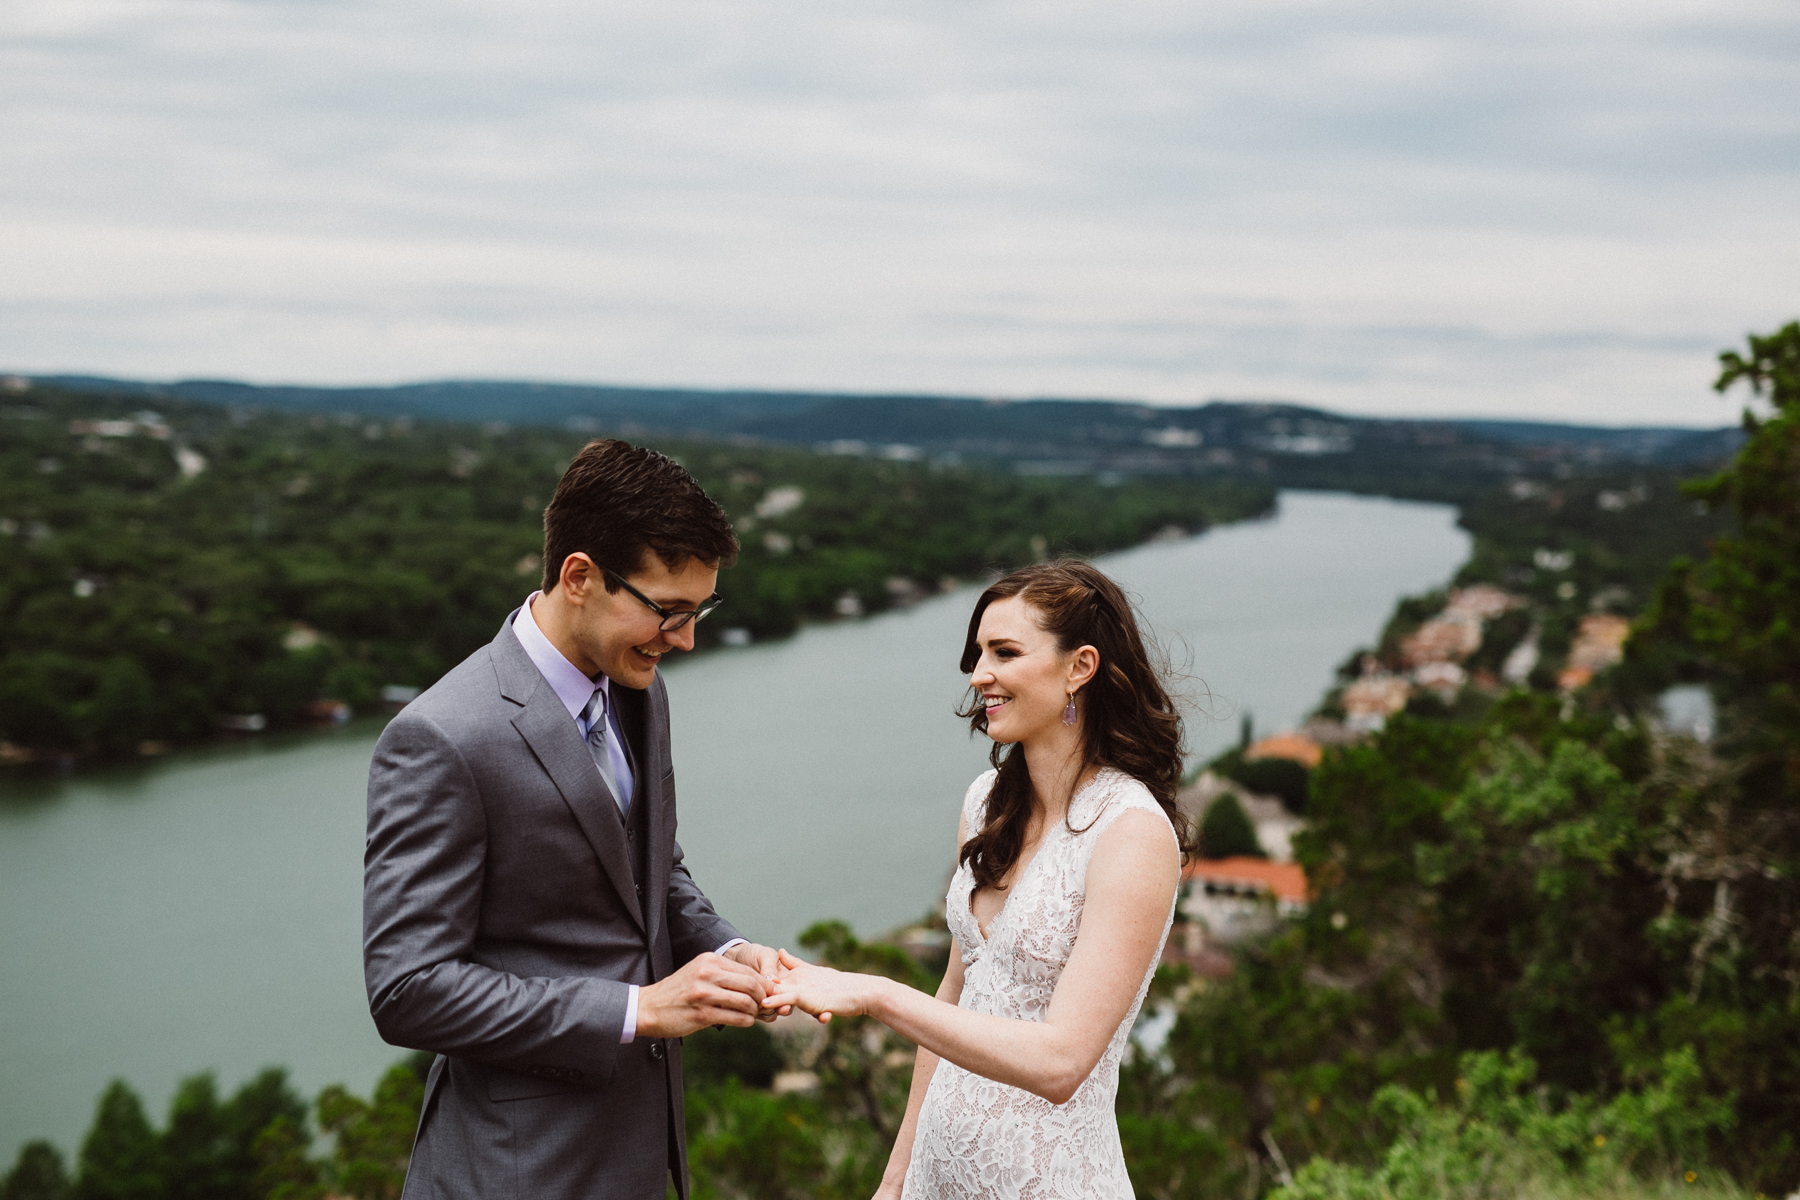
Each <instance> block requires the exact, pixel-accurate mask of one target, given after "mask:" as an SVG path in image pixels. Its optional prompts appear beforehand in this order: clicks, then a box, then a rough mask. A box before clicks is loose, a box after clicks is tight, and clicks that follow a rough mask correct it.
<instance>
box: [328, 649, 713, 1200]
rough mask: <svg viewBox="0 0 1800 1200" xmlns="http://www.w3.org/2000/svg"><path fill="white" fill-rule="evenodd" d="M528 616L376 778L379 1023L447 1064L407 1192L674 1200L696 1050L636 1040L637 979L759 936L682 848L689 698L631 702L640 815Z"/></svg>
mask: <svg viewBox="0 0 1800 1200" xmlns="http://www.w3.org/2000/svg"><path fill="white" fill-rule="evenodd" d="M510 622H511V618H510V617H509V618H508V625H503V626H502V627H501V629H500V633H499V635H498V636H497V637H495V638H494V640H493V641H492V642H491V643H490V644H489V645H487V646H486V647H484V648H482V649H481V650H478V651H476V652H475V653H474V654H472V655H470V656H469V658H468V659H467V660H465V661H464V662H463V663H462V664H461V665H460V666H458V667H457V668H456V669H455V670H453V671H451V672H450V673H449V674H448V675H446V676H444V678H443V679H441V680H439V681H438V683H437V684H436V685H435V686H433V687H431V688H430V689H429V690H427V691H426V692H425V693H424V694H423V695H421V696H420V697H419V698H418V699H417V700H415V701H414V702H413V703H411V704H409V705H407V707H406V708H405V710H404V711H402V712H401V713H400V715H399V716H397V717H395V718H394V720H393V721H392V722H391V723H389V725H388V727H387V729H386V731H385V732H383V734H382V735H381V740H380V741H379V742H378V743H377V744H376V747H375V758H374V762H373V763H372V765H371V766H370V769H369V833H368V844H367V850H366V853H365V856H364V874H363V968H364V975H365V978H366V981H367V984H368V991H369V1011H370V1012H371V1013H372V1014H373V1015H374V1017H375V1025H376V1028H377V1029H379V1030H380V1032H381V1036H382V1037H383V1038H385V1039H386V1040H387V1041H388V1042H390V1043H392V1044H393V1045H396V1046H406V1047H410V1048H413V1049H420V1050H430V1051H435V1052H436V1053H437V1054H438V1055H439V1056H440V1057H439V1058H438V1059H437V1061H436V1063H435V1064H434V1065H433V1067H432V1069H431V1074H430V1076H429V1078H428V1080H427V1082H426V1086H425V1107H424V1111H423V1113H422V1114H421V1117H420V1121H419V1136H418V1141H417V1144H416V1145H415V1146H414V1149H413V1158H412V1165H411V1168H410V1169H409V1171H408V1173H407V1179H406V1192H405V1194H406V1197H407V1200H448V1198H451V1197H480V1198H481V1200H501V1198H503V1197H515V1198H517V1200H560V1198H563V1197H568V1198H569V1200H576V1198H578V1197H579V1198H599V1197H607V1198H611V1197H621V1198H629V1200H640V1198H641V1200H662V1197H663V1195H664V1189H665V1183H666V1181H667V1180H668V1172H669V1171H670V1170H671V1169H672V1170H673V1171H674V1173H675V1179H676V1181H677V1185H678V1187H679V1188H680V1190H681V1193H682V1195H683V1196H684V1197H685V1196H686V1192H687V1170H686V1146H685V1141H684V1138H683V1124H682V1120H683V1118H682V1107H681V1051H680V1045H681V1043H680V1042H679V1040H673V1039H671V1040H666V1041H665V1040H662V1039H651V1038H639V1039H638V1040H636V1041H635V1042H633V1043H631V1044H630V1045H621V1044H620V1043H619V1033H620V1030H621V1028H622V1027H623V1025H624V1020H625V1004H626V997H627V991H628V985H630V984H634V983H635V984H639V985H643V984H648V983H653V982H655V981H657V980H659V979H661V978H663V977H664V976H666V975H668V974H669V973H671V972H672V971H674V970H675V969H677V968H678V967H679V966H681V965H682V964H683V963H685V962H687V961H688V960H689V959H691V958H693V957H694V956H696V955H698V954H701V953H703V952H705V951H708V950H715V949H717V948H718V947H719V946H721V945H723V944H724V943H725V942H727V941H729V940H731V939H732V938H734V937H737V936H738V933H737V931H736V930H735V929H733V928H732V927H731V926H730V925H729V924H727V923H726V922H725V921H724V920H723V919H722V918H720V917H719V915H718V914H717V913H715V912H714V911H713V908H712V905H711V904H710V903H708V902H707V899H706V897H705V896H704V895H702V894H701V892H700V889H699V888H698V887H697V886H695V884H694V881H693V879H692V878H691V877H690V876H689V875H688V872H687V868H686V867H684V866H683V865H682V861H681V847H680V846H679V845H677V844H676V842H675V778H674V775H673V773H672V770H671V767H670V763H669V708H668V696H667V693H666V692H665V690H664V688H663V682H662V679H661V677H660V676H659V677H658V678H657V680H656V682H655V683H654V684H652V685H651V686H650V687H649V688H648V689H647V690H645V691H641V692H635V691H632V690H631V689H629V688H623V687H619V686H617V685H614V688H613V693H612V694H613V695H614V696H615V697H616V698H617V701H616V703H617V708H618V713H619V721H620V725H621V727H622V728H623V730H624V732H625V736H626V740H627V742H628V743H629V744H630V746H631V748H632V752H633V754H634V756H635V761H636V778H637V783H636V795H635V798H634V800H633V804H632V809H633V814H632V815H633V818H634V819H633V820H632V821H630V822H627V821H626V820H625V819H623V818H622V817H621V816H620V814H619V810H618V806H617V804H616V803H615V802H614V801H613V798H612V795H611V793H610V792H608V790H607V788H606V785H605V784H604V783H603V782H602V781H601V778H600V773H599V772H598V771H597V770H595V768H594V762H593V759H592V758H590V757H589V756H588V750H587V747H586V745H585V744H583V742H582V739H581V735H580V733H579V732H578V731H577V729H576V727H575V722H574V721H572V720H571V719H570V717H569V712H568V709H566V708H564V707H563V704H562V701H560V700H559V699H557V696H556V693H555V692H554V691H553V690H552V689H551V687H550V685H549V684H548V683H547V682H545V680H544V678H543V676H542V675H540V674H539V673H538V670H537V668H536V667H535V666H534V665H532V662H531V660H530V659H529V658H528V657H526V654H525V650H524V648H523V647H522V646H520V645H519V641H518V639H517V638H516V637H515V636H514V635H513V632H512V630H511V628H510V627H509V626H510ZM640 806H641V808H640ZM640 840H642V841H643V843H644V845H643V846H642V848H641V849H640V847H639V841H640ZM640 876H641V877H640Z"/></svg>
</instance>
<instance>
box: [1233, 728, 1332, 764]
mask: <svg viewBox="0 0 1800 1200" xmlns="http://www.w3.org/2000/svg"><path fill="white" fill-rule="evenodd" d="M1324 753H1325V751H1324V750H1323V749H1322V748H1320V746H1319V743H1317V742H1315V741H1313V740H1312V739H1311V738H1309V737H1307V736H1306V735H1305V734H1301V733H1277V734H1273V735H1271V736H1269V737H1266V738H1264V739H1262V740H1261V741H1260V742H1257V743H1256V744H1255V745H1253V746H1251V747H1250V748H1249V749H1248V750H1246V751H1244V757H1245V758H1248V759H1258V758H1286V759H1290V760H1292V761H1294V762H1297V763H1299V764H1300V765H1301V766H1303V767H1305V768H1306V769H1307V770H1309V771H1310V770H1312V769H1313V768H1314V767H1316V766H1318V765H1319V759H1320V758H1321V757H1323V756H1324Z"/></svg>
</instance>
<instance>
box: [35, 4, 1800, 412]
mask: <svg viewBox="0 0 1800 1200" xmlns="http://www.w3.org/2000/svg"><path fill="white" fill-rule="evenodd" d="M0 105H3V111H4V114H5V115H4V117H0V164H3V165H0V370H8V371H16V372H27V373H50V372H91V373H100V374H112V375H122V376H129V377H134V378H152V379H173V378H191V377H209V378H237V379H245V380H249V381H254V382H291V383H322V384H334V383H394V382H406V381H414V380H426V379H448V378H484V379H537V380H551V381H566V382H594V383H624V384H648V385H674V386H702V387H753V388H780V389H805V390H838V391H854V392H894V391H910V392H949V393H956V394H964V395H992V396H1013V397H1022V396H1071V397H1075V396H1079V397H1109V398H1122V399H1124V398H1129V399H1137V400H1147V401H1151V402H1155V403H1182V404H1191V403H1195V402H1198V401H1202V400H1206V399H1212V398H1226V399H1283V400H1294V401H1300V402H1304V403H1310V404H1316V405H1319V406H1322V407H1326V408H1331V409H1336V410H1339V411H1343V412H1351V413H1360V414H1390V415H1434V416H1511V417H1530V418H1542V419H1552V420H1568V421H1582V422H1591V423H1598V424H1613V425H1625V424H1673V425H1719V424H1725V423H1728V422H1729V421H1731V420H1732V419H1734V417H1735V413H1736V411H1737V407H1738V406H1737V405H1736V404H1735V403H1732V402H1727V401H1724V400H1721V399H1720V398H1718V397H1716V396H1714V395H1713V394H1712V393H1711V391H1710V390H1709V385H1710V383H1711V380H1712V378H1713V376H1714V375H1715V374H1716V355H1717V352H1718V351H1719V350H1721V349H1724V348H1726V347H1729V346H1734V345H1739V344H1741V343H1742V341H1743V338H1744V335H1745V334H1746V333H1748V332H1766V331H1771V330H1773V329H1775V328H1777V327H1779V326H1780V325H1782V324H1784V323H1786V322H1787V321H1789V320H1793V319H1795V318H1796V317H1800V4H1795V3H1793V0H1606V2H1599V0H1554V2H1551V0H1509V2H1505V3H1498V2H1492V0H1460V2H1459V3H1455V4H1445V3H1442V0H1430V2H1427V0H1363V2H1358V3H1335V2H1334V3H1323V2H1308V0H1253V2H1252V0H1213V2H1209V3H1196V2H1195V0H1185V2H1182V3H1171V2H1165V0H1139V2H1136V3H1130V4H1120V3H1117V0H1113V2H1110V3H1097V2H1096V3H1074V2H1064V0H1037V2H1035V3H1029V4H1027V3H1000V2H990V0H954V2H948V0H912V2H911V3H907V4H895V3H890V2H887V0H867V2H862V3H856V4H842V3H822V2H815V0H728V2H717V3H714V2H710V0H655V2H654V3H647V2H646V3H639V2H637V0H606V2H604V3H594V2H592V0H586V2H583V3H572V2H569V3H565V2H561V0H504V2H502V0H429V2H424V0H419V2H414V0H7V3H6V4H4V5H0Z"/></svg>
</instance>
